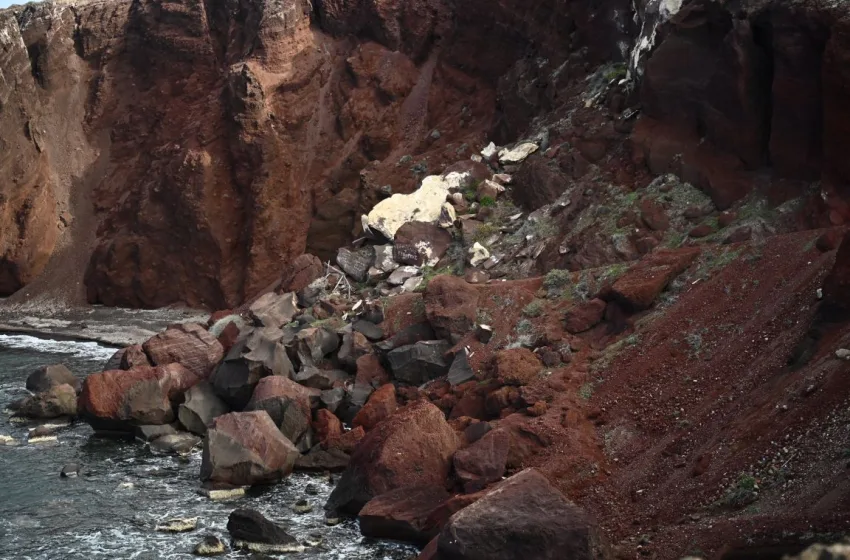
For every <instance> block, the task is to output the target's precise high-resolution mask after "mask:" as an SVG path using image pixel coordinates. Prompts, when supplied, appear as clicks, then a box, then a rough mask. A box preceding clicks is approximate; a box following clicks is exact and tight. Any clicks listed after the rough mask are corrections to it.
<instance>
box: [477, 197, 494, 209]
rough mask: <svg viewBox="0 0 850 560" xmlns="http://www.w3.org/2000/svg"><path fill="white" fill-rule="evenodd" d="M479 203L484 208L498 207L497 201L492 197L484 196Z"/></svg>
mask: <svg viewBox="0 0 850 560" xmlns="http://www.w3.org/2000/svg"><path fill="white" fill-rule="evenodd" d="M478 203H479V204H480V205H481V206H484V207H493V206H495V205H496V200H495V199H494V198H493V197H490V196H482V197H481V200H479V201H478Z"/></svg>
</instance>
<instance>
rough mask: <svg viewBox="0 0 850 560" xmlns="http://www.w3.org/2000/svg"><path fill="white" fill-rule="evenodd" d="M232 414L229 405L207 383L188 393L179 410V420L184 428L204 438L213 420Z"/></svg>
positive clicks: (198, 385) (196, 386)
mask: <svg viewBox="0 0 850 560" xmlns="http://www.w3.org/2000/svg"><path fill="white" fill-rule="evenodd" d="M228 412H230V408H229V407H228V406H227V404H226V403H225V402H224V401H223V400H221V399H220V398H219V397H218V395H216V394H215V391H213V388H212V385H210V384H209V383H207V382H206V381H202V382H201V383H198V384H197V385H195V386H194V387H192V388H191V389H189V390H188V391H186V396H185V401H184V402H183V403H181V404H180V407H179V408H178V409H177V419H178V420H180V424H182V425H183V427H184V428H186V429H187V430H189V431H190V432H192V433H194V434H198V435H199V436H203V435H205V434H206V433H207V426H209V425H210V424H211V423H212V421H213V420H215V419H216V418H218V417H219V416H221V415H222V414H227V413H228Z"/></svg>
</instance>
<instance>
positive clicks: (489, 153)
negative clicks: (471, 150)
mask: <svg viewBox="0 0 850 560" xmlns="http://www.w3.org/2000/svg"><path fill="white" fill-rule="evenodd" d="M498 151H499V149H498V148H497V147H496V144H494V143H493V142H490V143H489V144H487V147H486V148H484V149H483V150H481V157H483V158H484V159H490V158H492V157H493V156H495V155H496V153H497V152H498Z"/></svg>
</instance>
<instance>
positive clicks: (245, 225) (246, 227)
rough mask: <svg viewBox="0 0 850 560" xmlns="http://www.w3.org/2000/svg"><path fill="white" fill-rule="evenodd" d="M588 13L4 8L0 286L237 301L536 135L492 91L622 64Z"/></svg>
mask: <svg viewBox="0 0 850 560" xmlns="http://www.w3.org/2000/svg"><path fill="white" fill-rule="evenodd" d="M590 4H591V3H589V2H584V3H583V2H577V3H571V4H564V3H561V2H554V1H550V2H543V3H540V4H539V5H538V6H536V7H535V8H534V9H533V10H528V9H526V8H525V7H524V6H523V5H521V3H518V2H503V3H500V4H498V5H496V6H493V5H491V4H490V3H485V2H473V3H469V5H465V6H464V7H463V9H456V8H455V7H454V6H453V5H451V4H450V3H446V2H439V1H432V2H425V1H419V2H413V3H403V4H399V5H395V4H394V3H390V2H374V3H373V2H359V3H358V2H315V3H310V2H307V1H306V0H286V1H282V2H262V1H256V2H237V3H223V2H206V3H202V2H195V1H190V0H186V1H185V2H180V1H178V2H171V1H167V2H160V1H150V2H148V1H144V2H126V1H124V2H122V1H110V2H91V3H72V4H50V3H47V4H36V5H30V6H27V7H25V8H20V9H14V8H13V9H10V10H6V11H4V12H2V33H0V37H2V40H3V43H2V45H3V49H2V55H1V56H2V59H0V68H2V73H3V74H2V75H3V80H2V91H1V92H0V99H2V108H0V111H2V112H0V119H2V122H0V127H2V128H0V129H2V142H3V156H2V157H3V160H2V162H0V163H1V164H2V165H0V169H2V175H3V177H4V183H3V194H4V201H5V202H4V213H3V216H4V219H3V222H2V228H3V247H4V256H3V261H2V262H3V266H2V270H3V275H2V278H3V282H2V286H0V291H2V293H4V294H7V295H8V294H11V293H13V292H16V291H17V290H19V289H20V288H21V287H22V286H25V285H28V284H30V283H31V282H33V280H36V279H38V282H37V285H35V286H32V287H31V289H30V290H27V292H31V293H32V294H33V295H34V294H45V293H47V294H50V297H54V298H55V297H65V298H71V300H72V301H73V300H76V301H80V300H81V299H82V298H84V297H85V298H86V299H87V300H88V301H89V302H92V303H104V304H107V305H124V306H134V307H135V306H143V307H156V306H163V305H167V304H171V303H178V302H183V303H186V304H189V305H192V306H208V307H213V308H215V307H225V306H228V305H234V304H237V303H239V302H240V301H241V300H242V299H244V298H245V297H249V296H251V295H253V294H255V293H257V292H258V291H260V290H261V289H262V288H263V287H265V286H266V285H268V284H269V283H270V282H272V281H273V280H274V278H275V277H276V276H277V275H278V274H279V272H280V270H281V268H282V266H283V265H284V264H285V263H286V262H287V261H288V260H290V259H291V258H293V257H295V256H297V255H298V254H301V253H302V252H304V251H305V250H309V251H312V252H314V253H316V254H318V255H320V256H323V257H329V256H330V255H332V254H333V252H334V251H335V250H336V248H337V247H339V246H340V245H342V244H344V243H345V242H347V241H349V240H351V239H352V238H353V237H354V236H356V235H357V233H358V229H357V228H358V227H359V214H360V213H362V212H363V211H364V210H368V208H369V207H371V205H372V204H374V202H375V201H376V200H377V197H378V189H379V188H380V187H383V186H384V185H391V188H392V189H393V190H394V191H396V192H405V191H409V190H412V189H413V188H415V186H416V182H417V179H421V177H423V176H424V174H425V172H426V170H432V171H433V170H439V169H440V167H441V166H442V165H444V164H445V163H446V162H447V161H454V160H455V159H457V158H458V156H461V155H463V154H468V153H471V149H472V148H473V147H475V146H480V145H483V142H484V140H486V139H487V137H488V134H489V133H490V131H492V130H493V129H494V128H498V129H499V130H500V131H501V132H502V134H503V135H505V136H515V135H516V134H517V133H518V132H519V129H522V128H525V127H527V125H528V118H529V117H530V115H531V114H533V113H534V112H535V111H536V110H537V109H536V107H535V105H536V104H537V103H536V100H535V99H531V100H530V102H529V101H528V100H526V99H524V98H523V97H522V96H521V94H522V93H523V92H515V91H512V90H513V89H514V88H515V87H516V86H518V85H520V84H518V83H516V82H515V81H513V80H512V81H511V82H509V83H506V84H505V83H501V82H500V81H499V80H500V77H502V76H503V75H505V73H506V72H508V71H509V70H511V69H512V68H515V69H516V68H518V69H519V70H515V71H518V72H520V73H521V72H522V71H523V65H528V64H529V63H530V61H531V60H534V58H533V57H546V58H547V59H548V64H549V65H552V66H551V68H555V67H558V66H559V65H560V64H561V63H563V62H564V61H566V60H567V57H568V56H569V55H570V52H571V51H573V50H576V49H578V47H579V46H580V45H582V44H584V43H586V42H589V41H588V40H587V39H588V38H589V39H592V42H594V43H598V44H593V45H591V47H592V48H591V49H590V51H588V55H587V56H586V57H579V58H580V59H581V60H580V61H577V62H576V64H577V65H578V66H579V67H582V66H583V64H584V60H586V59H588V60H589V59H590V58H595V59H596V60H603V59H606V58H608V57H610V56H611V55H612V53H611V52H609V51H610V46H611V45H613V44H615V41H614V40H613V39H614V37H615V36H620V39H621V40H622V41H625V40H626V38H627V34H626V33H624V32H621V31H619V30H618V29H617V28H616V26H615V25H614V22H612V21H611V19H610V17H609V16H610V11H611V10H612V9H613V8H608V7H606V6H602V7H593V8H591V7H590ZM623 4H625V2H623ZM597 11H598V12H599V13H598V17H595V16H596V15H597V14H596V12H597ZM623 13H625V12H623ZM508 24H509V25H508ZM567 30H572V31H571V32H568V31H567ZM565 34H566V35H565ZM567 35H568V36H570V37H573V39H571V40H565V36H567ZM603 37H604V38H611V40H610V41H609V40H602V38H603ZM573 56H574V58H575V55H573ZM518 61H519V62H518ZM515 63H516V65H515ZM529 89H530V90H531V91H530V93H532V94H534V93H535V92H534V91H533V90H534V86H529ZM512 96H513V97H516V99H514V98H512ZM497 105H501V108H500V109H499V110H498V111H497ZM51 256H52V257H53V258H52V259H51ZM48 263H49V264H48ZM83 277H84V278H83ZM83 280H84V282H83ZM83 283H84V284H85V285H83ZM19 297H25V296H23V295H22V296H19Z"/></svg>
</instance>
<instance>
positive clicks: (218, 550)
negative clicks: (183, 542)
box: [192, 535, 227, 556]
mask: <svg viewBox="0 0 850 560" xmlns="http://www.w3.org/2000/svg"><path fill="white" fill-rule="evenodd" d="M225 552H227V546H226V545H225V544H224V542H223V541H222V540H221V539H220V538H218V537H217V536H215V535H206V536H205V537H204V540H202V541H201V542H199V543H198V544H196V545H195V548H194V549H192V554H194V555H195V556H219V555H221V554H224V553H225Z"/></svg>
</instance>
